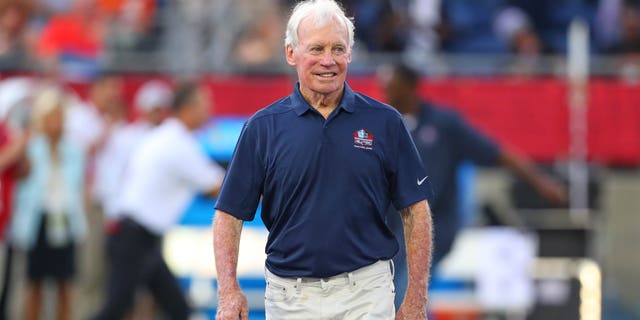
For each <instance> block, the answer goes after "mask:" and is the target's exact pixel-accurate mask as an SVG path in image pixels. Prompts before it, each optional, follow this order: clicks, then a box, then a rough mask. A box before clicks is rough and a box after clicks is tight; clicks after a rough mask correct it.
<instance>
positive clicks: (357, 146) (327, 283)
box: [213, 0, 431, 320]
mask: <svg viewBox="0 0 640 320" xmlns="http://www.w3.org/2000/svg"><path fill="white" fill-rule="evenodd" d="M353 33H354V27H353V23H352V21H351V20H350V19H348V18H347V17H346V16H345V14H344V11H343V10H342V9H341V8H340V6H339V5H337V4H336V3H335V2H334V1H332V0H315V1H314V0H308V1H303V2H301V3H299V4H298V5H297V6H296V7H295V8H294V10H293V12H292V14H291V17H290V19H289V23H288V25H287V32H286V40H285V52H286V59H287V62H288V63H289V64H290V65H291V66H293V67H295V68H296V71H297V74H298V79H299V82H298V84H297V85H296V87H295V89H294V91H293V93H292V94H291V95H289V96H287V97H284V98H283V99H281V100H279V101H277V102H275V103H273V104H272V105H270V106H268V107H266V108H265V109H263V110H261V111H259V112H257V113H256V114H255V115H254V116H253V117H251V118H250V119H249V120H248V121H247V123H246V124H245V127H244V128H243V131H242V134H241V136H240V139H239V141H238V145H237V147H236V151H235V153H234V156H233V158H232V160H231V164H230V166H229V170H228V174H227V177H226V178H225V182H224V183H223V186H222V189H221V192H220V196H219V198H218V201H217V204H216V209H217V211H216V215H215V221H214V227H213V229H214V251H215V258H216V268H217V271H218V283H219V287H218V290H219V292H218V295H219V305H218V315H217V316H218V319H238V318H241V319H247V314H248V310H247V302H246V298H245V297H244V295H243V294H242V292H241V290H240V288H239V285H238V281H237V275H236V269H237V260H238V248H239V240H240V233H241V230H242V223H243V221H246V220H251V219H253V218H254V215H255V211H256V207H257V204H258V201H259V200H260V198H261V197H262V220H263V221H264V222H265V225H266V227H267V229H268V230H269V238H268V241H267V245H266V253H267V261H266V267H267V268H266V271H265V272H266V280H267V289H266V297H265V309H266V314H267V318H268V319H393V318H394V317H395V318H396V319H412V320H413V319H426V303H427V298H426V295H427V283H428V278H429V261H430V254H431V213H430V211H429V207H428V204H427V201H426V193H427V190H428V187H427V185H428V179H427V177H426V175H425V173H424V172H425V170H424V168H423V165H422V161H421V160H420V157H419V155H418V153H417V151H416V148H415V146H414V144H413V141H412V140H411V137H410V135H409V133H408V131H407V129H406V128H405V127H404V124H403V121H402V117H401V116H400V114H399V113H398V112H397V111H395V110H394V109H393V108H391V107H389V106H387V105H384V104H382V103H380V102H378V101H375V100H373V99H371V98H369V97H366V96H364V95H362V94H359V93H356V92H354V91H353V90H351V88H349V86H348V85H347V84H346V83H345V78H346V74H347V67H348V65H349V62H350V61H351V52H352V51H351V50H352V46H353ZM390 203H393V205H394V206H395V207H396V208H397V209H399V210H400V212H401V215H402V218H403V221H404V228H405V234H406V246H407V248H408V252H409V253H408V260H409V275H410V279H411V280H410V283H409V289H408V292H407V295H406V298H405V301H404V303H403V305H402V306H401V307H400V309H399V311H398V314H397V315H396V314H395V308H394V305H393V300H394V288H393V267H392V264H391V263H390V259H391V258H392V257H393V256H394V254H395V253H396V252H397V251H398V243H397V240H396V238H395V237H394V236H393V234H392V233H391V231H390V230H389V228H388V227H387V224H386V219H387V217H386V212H387V208H388V206H389V205H390Z"/></svg>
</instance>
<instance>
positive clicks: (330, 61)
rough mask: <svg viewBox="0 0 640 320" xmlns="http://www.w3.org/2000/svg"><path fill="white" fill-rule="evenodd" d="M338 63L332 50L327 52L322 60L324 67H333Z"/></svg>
mask: <svg viewBox="0 0 640 320" xmlns="http://www.w3.org/2000/svg"><path fill="white" fill-rule="evenodd" d="M335 63H336V60H335V59H334V57H333V52H331V50H327V51H326V52H324V53H323V54H322V59H321V60H320V64H321V65H323V66H331V65H334V64H335Z"/></svg>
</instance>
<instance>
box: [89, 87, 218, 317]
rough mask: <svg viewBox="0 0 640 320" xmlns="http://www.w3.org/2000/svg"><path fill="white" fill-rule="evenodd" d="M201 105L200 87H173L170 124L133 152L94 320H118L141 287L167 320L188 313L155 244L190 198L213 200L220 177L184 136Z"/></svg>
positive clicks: (203, 109) (202, 115)
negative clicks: (102, 296)
mask: <svg viewBox="0 0 640 320" xmlns="http://www.w3.org/2000/svg"><path fill="white" fill-rule="evenodd" d="M208 100H209V97H208V95H207V94H206V91H205V90H204V89H203V88H202V87H200V86H198V85H196V84H193V83H188V84H183V85H181V86H180V87H179V88H178V89H177V91H176V94H175V97H174V99H173V104H172V111H173V115H174V117H172V118H170V119H167V120H165V121H164V123H163V124H161V125H160V126H159V127H157V128H156V129H154V130H153V131H152V132H150V133H149V135H148V136H147V137H146V138H145V139H144V141H143V142H142V143H141V144H140V146H139V148H138V149H137V150H136V151H135V152H134V154H133V157H132V158H131V162H130V164H129V166H128V168H127V173H126V179H125V181H124V183H123V185H122V190H123V196H122V198H121V199H120V201H121V202H120V203H121V206H120V208H121V213H120V214H119V215H120V218H119V225H118V228H115V229H114V230H113V233H112V235H111V237H110V238H109V241H108V249H107V252H108V256H109V273H108V292H107V300H106V302H105V304H104V306H103V308H102V310H101V312H100V313H99V314H98V315H97V317H96V319H121V318H122V316H123V314H125V313H126V311H127V310H128V309H130V308H131V305H132V302H133V296H134V292H135V289H136V287H137V286H139V285H141V284H145V285H147V286H148V287H149V289H150V291H151V293H152V294H153V296H154V299H155V300H156V302H157V303H158V305H159V306H160V307H161V308H162V309H163V311H164V312H165V313H166V316H167V317H168V318H170V319H187V318H188V316H189V306H188V304H187V302H186V300H185V298H184V296H183V294H182V292H181V289H180V287H179V286H178V283H177V281H176V280H175V278H174V277H173V275H172V274H171V272H170V271H169V269H168V267H167V265H166V263H165V262H164V259H163V258H162V255H161V252H160V242H161V241H160V240H161V237H162V235H163V234H164V233H165V232H166V231H167V230H168V229H169V228H171V227H172V226H173V225H174V224H175V223H176V222H177V221H178V219H179V218H180V216H181V215H182V213H183V212H184V210H185V209H186V207H187V206H188V205H189V202H190V201H191V199H192V198H193V196H194V195H195V194H196V193H198V192H202V193H205V194H207V195H211V196H215V195H217V193H218V191H219V188H220V185H221V184H222V179H223V177H224V170H223V169H222V168H221V167H220V166H218V165H217V164H215V163H214V162H211V161H210V160H209V159H208V158H207V156H206V155H205V154H204V152H203V151H202V150H201V149H200V147H199V145H198V143H197V141H196V140H195V138H194V136H193V135H192V131H193V130H195V129H196V128H198V127H200V126H201V125H202V124H204V122H205V121H207V119H208V117H209V104H208Z"/></svg>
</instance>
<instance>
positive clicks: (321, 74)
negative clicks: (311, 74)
mask: <svg viewBox="0 0 640 320" xmlns="http://www.w3.org/2000/svg"><path fill="white" fill-rule="evenodd" d="M337 75H338V74H337V73H335V72H325V73H316V76H318V77H320V78H333V77H335V76H337Z"/></svg>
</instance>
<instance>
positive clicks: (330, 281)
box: [265, 260, 395, 320]
mask: <svg viewBox="0 0 640 320" xmlns="http://www.w3.org/2000/svg"><path fill="white" fill-rule="evenodd" d="M266 280H267V288H266V293H265V311H266V317H267V319H272V320H281V319H305V320H312V319H323V320H328V319H335V320H337V319H340V320H343V319H345V320H352V319H371V320H374V319H375V320H377V319H384V320H388V319H394V317H395V307H394V304H393V300H394V296H395V289H394V287H393V265H392V263H391V262H390V261H389V260H386V261H378V262H376V263H374V264H372V265H369V266H366V267H363V268H360V269H358V270H355V271H353V272H349V273H343V274H340V275H337V276H334V277H331V278H327V279H316V278H282V277H278V276H276V275H274V274H272V273H271V272H269V271H268V270H267V271H266Z"/></svg>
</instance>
